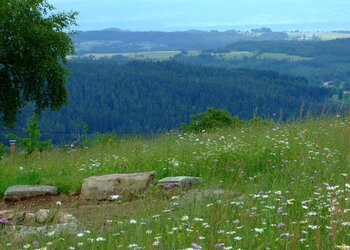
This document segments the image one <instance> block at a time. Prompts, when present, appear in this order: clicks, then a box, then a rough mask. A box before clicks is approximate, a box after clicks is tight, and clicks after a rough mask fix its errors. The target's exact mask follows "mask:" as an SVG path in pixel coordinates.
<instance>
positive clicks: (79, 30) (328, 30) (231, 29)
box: [75, 25, 350, 33]
mask: <svg viewBox="0 0 350 250" xmlns="http://www.w3.org/2000/svg"><path fill="white" fill-rule="evenodd" d="M272 26H273V25H272ZM261 28H269V29H271V30H272V32H293V31H299V32H315V33H317V32H350V28H349V29H341V28H339V29H299V28H294V29H293V28H290V29H280V30H277V29H273V28H271V26H259V27H258V26H251V27H250V26H249V27H245V28H242V27H241V29H238V28H237V27H232V28H228V29H213V28H212V29H204V28H203V29H200V28H187V29H186V28H183V29H174V30H152V29H145V30H141V29H128V28H125V29H124V28H120V27H106V28H100V29H86V30H84V29H79V28H78V27H77V28H76V29H75V30H76V31H78V32H89V31H116V32H118V31H119V32H169V33H170V32H188V31H199V32H211V31H218V32H229V31H233V30H234V31H238V32H249V31H252V30H253V29H261Z"/></svg>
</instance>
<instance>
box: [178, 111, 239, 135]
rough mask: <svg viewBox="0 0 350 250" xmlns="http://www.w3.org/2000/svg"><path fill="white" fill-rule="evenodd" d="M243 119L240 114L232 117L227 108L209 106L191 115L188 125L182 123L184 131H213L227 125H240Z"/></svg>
mask: <svg viewBox="0 0 350 250" xmlns="http://www.w3.org/2000/svg"><path fill="white" fill-rule="evenodd" d="M242 124H243V121H242V120H240V119H239V117H238V116H234V117H232V116H231V115H230V113H229V112H227V111H226V110H218V109H215V108H208V109H207V111H205V112H203V113H199V114H195V115H192V116H191V119H190V123H189V124H188V125H186V124H181V130H182V131H184V132H201V131H203V130H205V131H213V130H216V129H219V128H225V127H238V126H240V125H242Z"/></svg>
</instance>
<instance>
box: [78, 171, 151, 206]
mask: <svg viewBox="0 0 350 250" xmlns="http://www.w3.org/2000/svg"><path fill="white" fill-rule="evenodd" d="M155 176H156V172H154V171H152V172H144V173H131V174H111V175H103V176H91V177H89V178H86V179H84V180H83V185H82V188H81V194H80V197H81V198H82V199H85V200H111V197H118V199H119V197H120V198H121V199H123V200H132V199H134V198H137V197H138V196H139V195H140V194H142V193H143V192H144V191H146V190H147V189H148V187H149V185H150V184H151V183H152V182H153V179H154V177H155Z"/></svg>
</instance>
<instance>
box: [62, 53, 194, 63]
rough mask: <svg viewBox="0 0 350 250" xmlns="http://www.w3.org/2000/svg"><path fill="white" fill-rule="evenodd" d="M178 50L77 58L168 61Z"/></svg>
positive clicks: (192, 54)
mask: <svg viewBox="0 0 350 250" xmlns="http://www.w3.org/2000/svg"><path fill="white" fill-rule="evenodd" d="M180 53H181V51H179V50H167V51H143V52H130V53H88V54H84V55H80V56H79V57H83V58H84V57H85V58H86V57H90V58H94V59H102V58H106V59H110V58H112V57H113V56H125V57H127V58H130V59H140V60H143V59H150V60H159V61H164V60H169V59H170V58H171V57H173V56H175V55H178V54H180ZM187 54H188V55H189V56H198V55H199V54H200V51H197V50H190V51H188V53H187ZM73 58H76V56H70V57H68V59H73Z"/></svg>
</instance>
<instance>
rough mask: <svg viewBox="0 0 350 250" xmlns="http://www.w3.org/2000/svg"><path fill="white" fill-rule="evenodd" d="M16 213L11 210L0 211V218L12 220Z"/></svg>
mask: <svg viewBox="0 0 350 250" xmlns="http://www.w3.org/2000/svg"><path fill="white" fill-rule="evenodd" d="M15 214H16V211H15V210H13V209H10V210H2V211H0V217H3V218H7V219H12V218H13V217H15Z"/></svg>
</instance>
